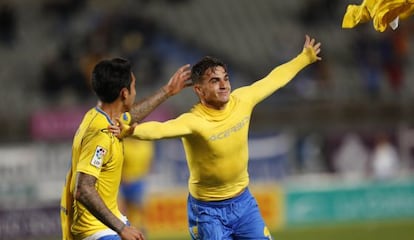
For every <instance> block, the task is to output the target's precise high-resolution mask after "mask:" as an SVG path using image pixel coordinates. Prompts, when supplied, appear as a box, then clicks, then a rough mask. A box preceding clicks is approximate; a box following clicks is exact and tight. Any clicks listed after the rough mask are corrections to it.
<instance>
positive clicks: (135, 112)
mask: <svg viewBox="0 0 414 240" xmlns="http://www.w3.org/2000/svg"><path fill="white" fill-rule="evenodd" d="M168 97H169V96H168V94H167V92H166V91H165V90H164V89H163V88H161V89H160V90H158V91H157V92H156V93H154V94H153V95H151V96H149V97H147V98H145V99H143V100H141V101H140V102H137V103H135V104H134V106H132V108H131V110H130V113H131V117H132V122H133V123H136V122H140V121H141V120H142V119H144V118H145V117H146V116H148V115H149V114H150V113H151V112H152V111H153V110H154V109H155V108H156V107H158V106H159V105H160V104H161V103H163V102H164V101H165V100H167V99H168Z"/></svg>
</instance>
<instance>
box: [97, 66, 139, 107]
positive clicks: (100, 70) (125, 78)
mask: <svg viewBox="0 0 414 240" xmlns="http://www.w3.org/2000/svg"><path fill="white" fill-rule="evenodd" d="M131 81H132V77H131V63H130V62H129V61H128V60H126V59H122V58H113V59H104V60H101V61H100V62H98V63H97V64H96V65H95V67H94V69H93V72H92V89H93V91H94V92H95V93H96V95H97V96H98V98H99V100H101V101H102V102H104V103H111V102H113V101H115V100H116V99H117V98H118V96H119V93H120V91H121V89H122V88H127V89H128V90H130V89H129V88H130V85H131Z"/></svg>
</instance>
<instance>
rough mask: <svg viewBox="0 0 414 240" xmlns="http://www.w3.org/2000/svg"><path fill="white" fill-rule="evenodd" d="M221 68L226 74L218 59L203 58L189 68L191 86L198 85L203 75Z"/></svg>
mask: <svg viewBox="0 0 414 240" xmlns="http://www.w3.org/2000/svg"><path fill="white" fill-rule="evenodd" d="M218 66H220V67H223V68H224V70H226V72H227V66H226V64H224V62H222V61H221V60H220V59H217V58H214V57H210V56H205V57H203V58H202V59H201V60H200V61H198V63H196V64H194V66H193V67H192V68H191V80H192V81H193V84H195V83H199V82H200V80H201V77H202V76H203V75H204V73H205V72H206V71H207V70H208V69H210V68H213V69H214V68H215V67H218Z"/></svg>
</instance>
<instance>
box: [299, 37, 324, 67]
mask: <svg viewBox="0 0 414 240" xmlns="http://www.w3.org/2000/svg"><path fill="white" fill-rule="evenodd" d="M303 48H304V49H305V50H313V52H314V53H315V56H314V57H315V61H316V60H318V61H319V60H322V58H321V57H320V56H318V55H319V53H320V52H321V43H320V42H317V43H316V40H315V39H314V38H311V37H309V35H307V34H306V36H305V44H304V45H303Z"/></svg>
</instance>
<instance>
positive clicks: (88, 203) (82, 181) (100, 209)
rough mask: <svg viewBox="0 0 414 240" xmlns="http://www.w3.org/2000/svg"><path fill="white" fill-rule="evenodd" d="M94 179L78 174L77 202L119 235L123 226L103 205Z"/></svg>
mask: <svg viewBox="0 0 414 240" xmlns="http://www.w3.org/2000/svg"><path fill="white" fill-rule="evenodd" d="M95 183H96V178H95V177H94V176H91V175H89V174H85V173H78V175H77V182H76V190H75V191H76V194H75V198H76V200H77V201H79V202H80V203H82V204H83V205H84V206H85V207H86V209H88V211H89V212H91V213H92V214H93V215H94V216H95V217H96V218H97V219H98V220H99V221H101V222H102V223H104V224H105V225H106V226H108V227H109V228H111V229H112V230H114V231H115V232H117V233H120V232H121V231H122V229H123V228H124V227H125V224H124V223H123V222H122V221H121V220H120V219H118V218H117V217H116V216H115V215H114V214H113V213H112V212H111V211H110V210H109V209H108V207H107V206H106V205H105V203H104V202H103V201H102V198H101V197H100V196H99V194H98V192H97V191H96V189H95Z"/></svg>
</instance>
